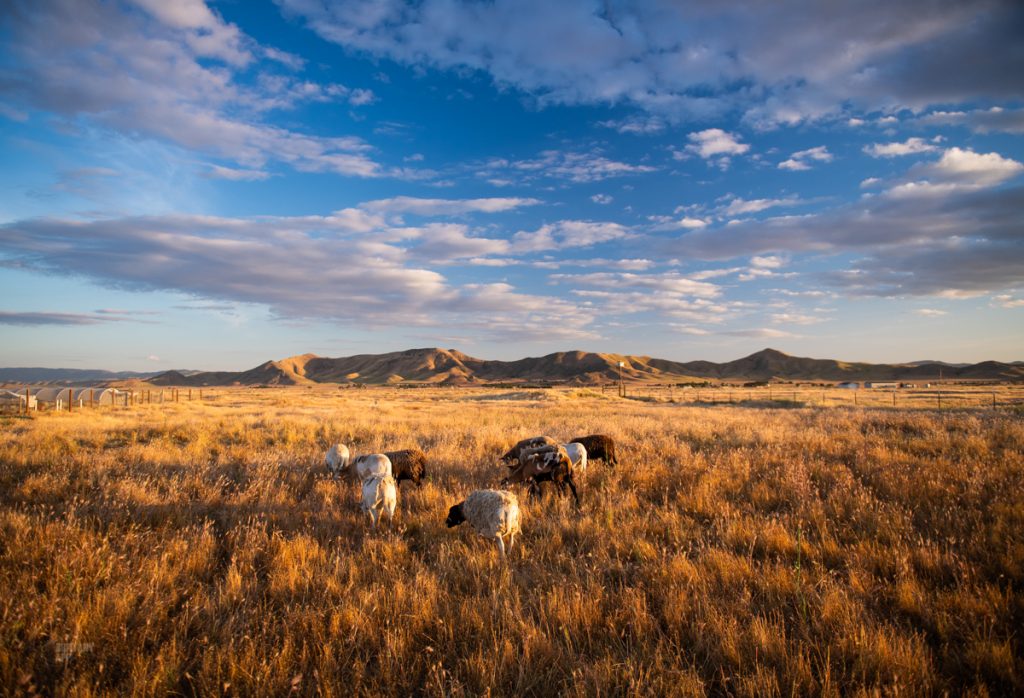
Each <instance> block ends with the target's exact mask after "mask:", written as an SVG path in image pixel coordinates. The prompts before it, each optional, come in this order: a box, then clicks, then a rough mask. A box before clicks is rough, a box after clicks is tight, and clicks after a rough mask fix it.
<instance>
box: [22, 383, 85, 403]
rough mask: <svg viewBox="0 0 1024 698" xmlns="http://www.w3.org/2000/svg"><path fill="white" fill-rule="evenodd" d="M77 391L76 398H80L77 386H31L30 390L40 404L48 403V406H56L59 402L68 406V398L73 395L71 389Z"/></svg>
mask: <svg viewBox="0 0 1024 698" xmlns="http://www.w3.org/2000/svg"><path fill="white" fill-rule="evenodd" d="M72 390H74V391H75V398H76V401H77V398H79V395H78V389H76V388H31V389H30V390H29V392H30V393H31V394H32V396H33V397H35V399H36V401H37V402H38V404H39V405H40V406H42V405H46V406H47V407H54V406H56V405H57V404H58V402H59V403H60V404H61V405H62V406H67V404H68V398H69V397H70V396H71V391H72Z"/></svg>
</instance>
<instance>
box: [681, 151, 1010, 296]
mask: <svg viewBox="0 0 1024 698" xmlns="http://www.w3.org/2000/svg"><path fill="white" fill-rule="evenodd" d="M1021 169H1022V166H1021V165H1020V164H1019V163H1016V162H1015V161H1013V160H1010V159H1008V158H1004V157H1002V156H999V155H998V154H994V153H989V154H978V153H973V152H972V151H964V150H960V149H957V148H951V149H949V150H948V151H946V152H945V153H944V154H943V156H942V157H941V158H940V159H939V160H937V161H934V162H931V163H926V164H921V165H918V166H915V167H914V168H911V170H910V175H911V177H912V179H914V180H915V181H913V182H910V183H908V184H913V185H914V186H916V187H917V188H919V189H920V188H928V187H940V186H941V187H945V189H944V190H943V195H942V196H934V195H916V196H910V195H909V194H908V193H907V192H908V188H907V186H908V184H902V185H897V186H895V187H893V188H891V189H890V190H889V191H888V192H887V194H886V195H885V196H875V197H868V198H865V199H861V200H860V201H857V202H854V203H850V204H845V205H842V206H838V207H835V208H833V209H828V210H825V211H822V212H819V213H815V214H809V215H804V216H779V217H774V218H768V219H766V220H760V221H754V220H749V221H741V222H739V223H737V224H735V225H730V226H727V227H725V228H708V229H703V230H696V231H692V232H689V233H687V234H684V235H682V236H680V237H678V238H677V239H676V240H675V241H665V242H664V244H663V252H664V254H666V255H680V256H690V257H697V258H703V259H731V258H735V257H739V256H743V255H764V254H770V253H780V252H783V253H786V254H790V255H792V254H799V253H815V254H817V255H839V254H843V253H859V254H862V255H865V256H864V257H862V258H861V259H860V261H859V262H858V263H857V264H856V266H855V267H853V268H849V269H845V270H840V271H835V272H828V273H824V274H821V275H820V276H819V279H820V280H821V281H823V282H825V283H826V284H830V285H833V286H835V287H838V288H842V289H845V290H846V292H848V293H853V294H859V295H879V296H900V295H939V294H944V293H945V294H948V293H959V292H964V293H970V294H977V293H982V292H986V291H997V290H1001V289H1006V288H1013V287H1016V286H1018V285H1020V284H1021V282H1022V281H1024V271H1022V270H1024V246H1022V245H1021V244H1020V231H1021V229H1022V225H1024V219H1022V214H1021V212H1022V211H1024V188H1022V187H1020V186H1019V185H1018V186H1007V184H1006V183H1007V182H1008V181H1009V180H1010V179H1012V178H1013V177H1015V176H1018V175H1019V174H1020V172H1021ZM922 176H927V177H930V178H931V179H926V180H920V181H918V178H919V177H922ZM896 192H899V195H894V193H896ZM932 193H934V190H932Z"/></svg>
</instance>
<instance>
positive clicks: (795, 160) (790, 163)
mask: <svg viewBox="0 0 1024 698" xmlns="http://www.w3.org/2000/svg"><path fill="white" fill-rule="evenodd" d="M811 162H832V153H830V152H828V148H827V147H826V146H823V145H819V146H818V147H816V148H808V149H807V150H798V151H797V152H795V153H793V154H792V155H791V156H790V157H789V159H788V160H783V161H782V162H780V163H779V169H780V170H809V169H811Z"/></svg>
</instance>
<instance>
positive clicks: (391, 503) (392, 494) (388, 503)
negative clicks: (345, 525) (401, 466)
mask: <svg viewBox="0 0 1024 698" xmlns="http://www.w3.org/2000/svg"><path fill="white" fill-rule="evenodd" d="M397 504H398V490H397V487H396V486H395V480H394V478H393V477H391V476H390V475H375V476H373V477H369V478H366V479H365V480H363V511H365V512H366V513H367V514H369V515H370V520H371V521H372V522H373V527H374V528H377V522H378V521H380V517H381V515H382V514H387V515H388V520H389V521H390V520H392V519H394V518H395V506H396V505H397Z"/></svg>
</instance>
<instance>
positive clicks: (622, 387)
mask: <svg viewBox="0 0 1024 698" xmlns="http://www.w3.org/2000/svg"><path fill="white" fill-rule="evenodd" d="M625 365H626V363H625V362H624V361H620V362H619V397H626V386H625V384H624V383H623V382H622V367H623V366H625Z"/></svg>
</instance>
